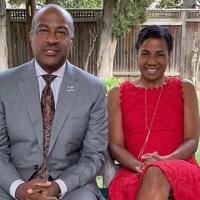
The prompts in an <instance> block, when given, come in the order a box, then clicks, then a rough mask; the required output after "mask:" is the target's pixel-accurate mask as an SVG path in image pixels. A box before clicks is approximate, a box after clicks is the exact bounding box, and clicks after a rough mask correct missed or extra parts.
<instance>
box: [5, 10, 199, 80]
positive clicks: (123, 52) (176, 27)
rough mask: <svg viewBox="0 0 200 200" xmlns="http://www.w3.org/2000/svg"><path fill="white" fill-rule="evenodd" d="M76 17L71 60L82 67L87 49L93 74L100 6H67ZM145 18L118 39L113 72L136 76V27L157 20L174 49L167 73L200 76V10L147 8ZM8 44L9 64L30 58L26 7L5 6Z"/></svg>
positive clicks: (94, 71)
mask: <svg viewBox="0 0 200 200" xmlns="http://www.w3.org/2000/svg"><path fill="white" fill-rule="evenodd" d="M69 12H70V13H71V14H72V16H73V17H74V21H75V39H74V45H73V48H72V51H71V54H70V61H71V62H72V63H74V64H75V65H77V66H79V67H81V68H83V69H84V66H85V65H86V62H87V57H88V53H89V51H90V49H91V48H93V41H94V40H95V37H96V36H97V40H96V41H95V43H94V49H93V52H92V54H91V56H90V58H89V62H88V67H87V69H85V70H87V71H89V72H90V73H92V74H94V75H96V73H97V69H96V60H97V52H98V46H99V43H98V41H99V40H98V39H99V33H100V30H101V20H102V11H101V10H85V9H84V10H69ZM148 15H149V19H148V21H147V22H146V23H145V24H143V25H141V26H136V27H133V29H132V30H131V31H130V32H129V33H128V34H127V36H126V37H125V38H124V39H120V40H119V41H118V44H117V49H116V53H115V58H114V70H113V75H114V76H117V77H124V78H132V77H135V76H138V68H137V63H136V52H135V48H134V44H135V41H136V37H137V34H138V31H139V30H140V29H141V27H142V26H144V25H149V24H159V25H164V26H166V27H167V28H168V29H169V30H170V32H171V33H172V35H173V37H174V50H173V55H172V58H171V64H170V66H169V68H168V71H167V73H168V74H169V75H171V74H172V75H180V76H182V77H186V78H190V79H194V78H195V80H198V82H199V80H200V78H199V66H200V10H149V11H148ZM7 44H8V52H9V66H10V67H14V66H17V65H19V64H22V63H24V62H26V61H28V60H30V59H31V57H32V55H31V50H30V48H29V45H28V30H27V28H26V14H25V10H7Z"/></svg>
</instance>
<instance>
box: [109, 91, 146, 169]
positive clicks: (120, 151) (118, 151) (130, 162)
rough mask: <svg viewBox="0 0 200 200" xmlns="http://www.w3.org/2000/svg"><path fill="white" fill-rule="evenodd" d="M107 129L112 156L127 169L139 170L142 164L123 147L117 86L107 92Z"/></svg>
mask: <svg viewBox="0 0 200 200" xmlns="http://www.w3.org/2000/svg"><path fill="white" fill-rule="evenodd" d="M108 129H109V147H110V151H111V154H112V157H113V158H114V159H115V160H117V161H118V162H119V163H120V165H122V166H124V167H126V168H128V169H129V170H133V171H140V169H138V168H139V166H142V167H143V166H144V164H143V163H142V162H140V161H139V160H138V159H136V158H135V157H134V156H133V155H132V154H131V153H130V152H129V151H128V150H127V149H125V147H124V136H123V128H122V115H121V108H120V91H119V87H115V88H113V89H112V90H111V91H110V92H109V94H108Z"/></svg>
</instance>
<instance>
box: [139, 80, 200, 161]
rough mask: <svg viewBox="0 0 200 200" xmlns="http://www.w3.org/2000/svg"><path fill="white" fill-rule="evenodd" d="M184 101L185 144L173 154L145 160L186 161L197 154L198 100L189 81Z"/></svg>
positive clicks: (185, 82)
mask: <svg viewBox="0 0 200 200" xmlns="http://www.w3.org/2000/svg"><path fill="white" fill-rule="evenodd" d="M182 88H183V99H184V142H183V143H182V144H181V145H180V146H179V147H178V148H177V149H176V150H175V151H174V152H172V153H171V154H169V155H166V156H159V155H158V154H157V153H155V154H146V155H144V156H143V158H144V160H150V162H152V161H153V160H154V161H155V160H168V159H182V160H185V159H187V158H188V157H190V156H191V155H193V154H194V153H195V151H196V150H197V147H198V141H199V133H200V121H199V120H200V118H199V110H198V100H197V95H196V91H195V88H194V86H193V84H192V83H191V82H190V81H189V80H183V87H182Z"/></svg>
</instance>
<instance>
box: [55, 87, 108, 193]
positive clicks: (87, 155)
mask: <svg viewBox="0 0 200 200" xmlns="http://www.w3.org/2000/svg"><path fill="white" fill-rule="evenodd" d="M107 145H108V130H107V111H106V98H105V90H104V87H103V85H102V86H101V89H99V93H98V95H97V98H96V101H95V103H94V104H93V106H92V108H91V110H90V116H89V122H88V128H87V132H86V135H85V138H84V141H83V149H82V152H81V157H80V159H79V161H78V162H77V163H76V164H73V165H71V166H70V167H68V168H67V169H66V170H65V171H64V172H63V173H62V174H61V176H59V177H58V178H59V179H62V180H63V181H64V182H65V184H66V186H67V192H70V191H72V190H74V189H76V188H77V187H80V186H82V185H85V184H87V183H89V182H92V181H93V180H94V179H95V177H96V175H98V173H99V172H100V170H101V169H102V167H103V164H104V162H105V154H106V150H107Z"/></svg>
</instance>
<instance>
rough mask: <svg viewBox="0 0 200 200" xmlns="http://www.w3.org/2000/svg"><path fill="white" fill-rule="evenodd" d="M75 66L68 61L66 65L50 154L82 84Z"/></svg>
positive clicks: (52, 133) (54, 121)
mask: <svg viewBox="0 0 200 200" xmlns="http://www.w3.org/2000/svg"><path fill="white" fill-rule="evenodd" d="M73 68H74V67H73V66H72V65H71V64H70V63H69V62H68V63H67V65H66V69H65V73H64V77H63V81H62V85H61V88H60V93H59V97H58V102H57V106H56V111H55V114H54V120H53V126H52V130H51V140H50V145H49V154H50V152H51V150H52V148H53V146H54V144H55V141H56V138H57V137H58V135H59V133H60V131H61V128H62V126H63V124H64V122H65V120H66V119H67V117H68V115H69V113H70V111H71V109H72V108H73V103H74V102H75V99H76V97H77V94H78V92H79V90H80V85H79V84H78V81H77V77H76V76H75V74H74V70H73Z"/></svg>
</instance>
